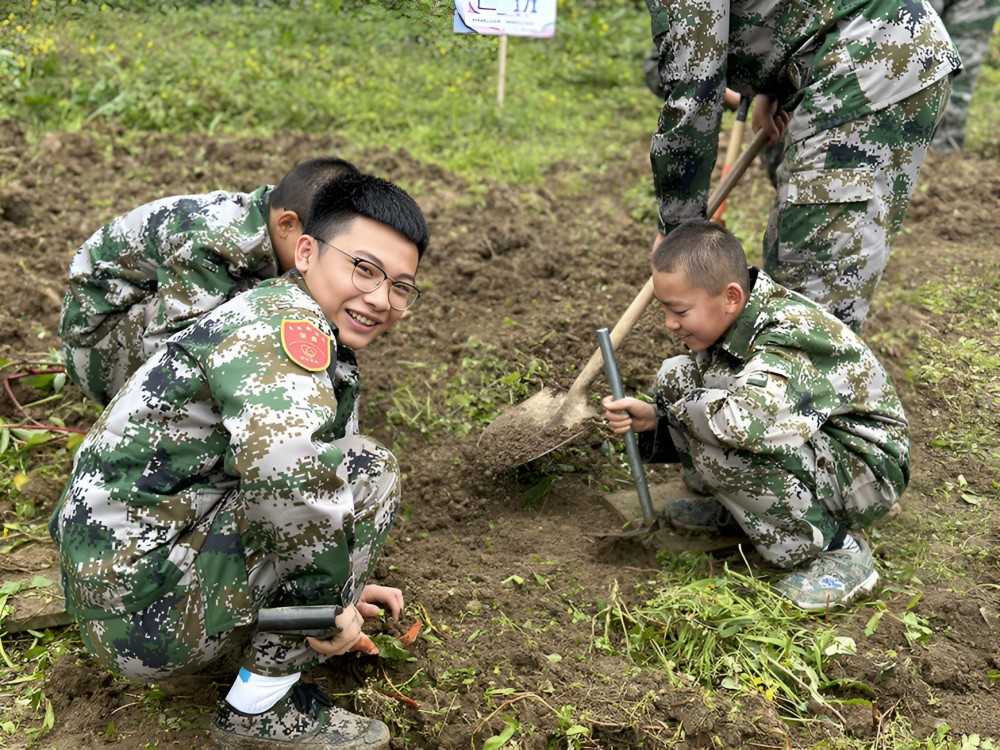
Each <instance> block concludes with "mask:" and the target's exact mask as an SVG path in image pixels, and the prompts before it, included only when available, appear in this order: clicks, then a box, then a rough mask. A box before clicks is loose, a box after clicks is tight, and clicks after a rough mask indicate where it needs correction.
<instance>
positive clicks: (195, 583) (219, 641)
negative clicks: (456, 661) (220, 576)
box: [81, 436, 399, 679]
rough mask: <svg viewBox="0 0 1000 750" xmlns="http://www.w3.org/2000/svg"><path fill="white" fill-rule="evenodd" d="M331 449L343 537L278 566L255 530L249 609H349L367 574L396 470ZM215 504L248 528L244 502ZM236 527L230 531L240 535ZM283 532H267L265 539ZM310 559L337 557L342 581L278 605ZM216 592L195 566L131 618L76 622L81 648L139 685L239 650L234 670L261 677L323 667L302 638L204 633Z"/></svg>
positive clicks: (358, 453)
mask: <svg viewBox="0 0 1000 750" xmlns="http://www.w3.org/2000/svg"><path fill="white" fill-rule="evenodd" d="M338 445H339V446H340V447H341V449H342V450H343V451H344V456H345V457H344V461H343V462H342V463H341V466H340V467H339V468H338V471H337V473H338V475H339V476H341V478H343V479H345V480H347V481H348V483H349V486H350V487H351V489H352V491H353V513H350V514H348V516H347V517H346V519H345V524H344V527H345V528H344V534H343V535H342V536H340V535H338V539H336V540H330V539H325V538H321V539H311V540H306V539H304V540H303V544H302V545H301V547H300V553H299V554H297V555H296V556H295V559H282V558H281V557H280V556H276V555H274V554H272V553H271V552H270V551H269V550H268V549H267V548H266V547H267V545H266V543H265V544H260V543H259V540H260V539H262V538H263V539H266V538H267V537H268V536H269V534H268V533H265V534H263V535H261V534H260V533H259V532H260V531H261V530H260V529H259V528H258V529H257V530H256V531H257V532H258V534H257V536H256V540H253V539H251V540H249V541H247V543H246V547H247V550H246V564H245V568H244V572H245V574H247V575H248V577H249V586H250V592H251V594H250V595H251V600H252V603H253V606H254V608H255V609H259V608H261V607H265V606H280V605H282V604H286V603H299V604H303V603H304V604H333V605H340V604H344V603H355V602H356V600H357V597H358V596H360V594H361V591H362V589H363V588H364V585H365V583H366V582H367V580H368V578H369V576H370V575H371V573H372V571H373V569H374V566H375V563H376V562H377V560H378V555H379V552H380V551H381V549H382V546H383V545H384V544H385V541H386V538H387V537H388V535H389V530H390V528H391V526H392V523H393V521H394V519H395V516H396V513H397V511H398V509H399V470H398V467H397V464H396V459H395V457H394V456H393V455H392V453H390V452H389V451H388V450H386V449H385V448H384V447H382V446H381V445H379V444H378V443H376V442H375V441H373V440H370V439H368V438H365V437H362V436H350V437H347V438H344V439H343V440H341V441H338ZM223 502H224V503H227V504H229V505H231V506H233V507H234V508H236V509H237V510H236V513H237V514H238V515H240V516H241V518H242V517H244V516H245V517H246V519H248V521H247V523H248V524H251V525H252V518H253V517H254V510H253V508H252V507H250V506H251V504H252V500H249V501H248V499H247V498H246V497H245V496H240V495H238V494H237V493H233V494H232V496H231V498H230V499H228V500H224V501H223ZM244 525H245V524H243V523H242V522H241V523H240V526H241V528H242V527H243V526H244ZM286 531H287V530H286V529H282V528H275V529H272V532H273V533H275V534H280V533H285V532H286ZM296 531H297V532H298V530H296ZM298 533H301V532H298ZM319 556H323V557H325V558H327V559H328V560H329V559H330V558H337V557H340V558H342V560H343V570H344V580H343V581H342V582H340V585H339V586H337V587H336V590H326V592H325V594H323V595H319V594H318V595H317V600H315V601H309V602H302V601H298V600H296V601H294V602H289V601H286V600H285V598H284V597H285V596H286V592H287V590H288V589H289V588H293V587H294V586H295V584H296V579H297V578H299V577H303V576H306V577H308V576H312V575H313V574H312V572H311V571H312V570H313V567H312V564H313V563H314V562H315V560H316V558H317V557H319ZM246 571H249V572H248V573H246ZM220 588H222V587H220V586H219V585H218V582H215V581H209V580H202V578H201V577H200V576H199V574H198V570H197V567H196V568H195V569H192V571H191V572H190V575H186V576H185V577H184V578H183V579H182V580H181V582H180V584H179V585H178V586H177V588H176V589H175V590H174V591H173V592H171V593H169V594H167V595H165V596H163V597H161V598H160V599H158V600H157V601H156V602H154V603H153V604H151V605H150V606H149V607H147V608H146V609H144V610H142V611H140V612H136V613H134V614H132V615H128V616H123V617H114V618H110V619H107V620H91V621H86V622H83V623H81V632H82V636H83V641H84V645H85V646H86V647H87V649H88V651H90V652H91V653H92V654H93V655H94V656H95V657H96V658H97V659H98V661H100V662H101V663H102V664H103V665H104V666H106V667H108V668H109V669H111V670H112V671H115V672H118V673H120V674H123V675H125V676H128V677H133V678H142V679H158V678H163V677H168V676H171V675H176V674H184V673H191V672H197V671H200V670H202V669H204V668H205V667H206V666H208V665H210V664H211V663H212V662H215V661H217V660H218V659H219V658H220V657H222V656H224V655H228V654H238V653H240V652H241V651H242V652H243V654H244V658H243V666H246V667H247V668H249V669H251V670H252V671H256V672H259V673H262V674H270V675H283V674H290V673H293V672H298V671H302V670H304V669H309V668H311V667H313V666H315V665H317V664H319V663H321V662H323V661H325V660H326V659H327V658H328V657H323V656H321V655H319V654H317V653H316V652H314V651H312V650H311V649H310V648H309V647H308V646H307V645H306V643H305V639H304V637H303V636H302V635H294V634H276V633H261V632H255V631H254V629H253V628H252V626H246V627H238V628H235V629H231V630H225V631H223V632H220V633H211V632H210V629H209V628H208V627H207V624H208V623H209V621H210V611H209V610H211V609H212V608H213V607H216V608H218V607H220V606H223V607H224V606H225V602H224V601H221V602H219V601H210V599H212V596H213V594H215V593H216V592H219V591H220ZM300 590H301V587H300Z"/></svg>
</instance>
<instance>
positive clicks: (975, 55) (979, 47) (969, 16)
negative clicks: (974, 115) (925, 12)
mask: <svg viewBox="0 0 1000 750" xmlns="http://www.w3.org/2000/svg"><path fill="white" fill-rule="evenodd" d="M930 3H931V5H932V6H934V10H935V11H937V14H938V15H939V16H941V20H942V21H944V25H945V28H947V29H948V34H949V35H950V36H951V39H952V41H953V42H954V43H955V46H956V47H958V52H959V54H960V55H961V56H962V73H961V75H959V76H957V77H956V78H955V82H954V84H953V85H952V89H951V99H950V100H949V102H948V106H947V108H946V109H945V112H944V118H943V119H942V120H941V125H940V126H939V127H938V130H937V133H935V134H934V142H933V144H932V145H931V147H932V148H933V149H934V150H937V151H951V150H961V148H962V146H963V145H964V144H965V120H966V117H967V116H968V113H969V102H971V101H972V92H973V89H975V86H976V78H977V77H978V76H979V68H980V67H981V66H982V64H983V61H984V60H985V59H986V53H987V52H988V51H989V48H990V36H992V34H993V25H994V23H995V22H996V20H997V15H998V14H1000V2H998V0H930Z"/></svg>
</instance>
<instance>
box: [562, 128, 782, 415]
mask: <svg viewBox="0 0 1000 750" xmlns="http://www.w3.org/2000/svg"><path fill="white" fill-rule="evenodd" d="M766 143H767V134H766V133H764V132H763V131H761V132H760V133H758V134H757V136H756V137H755V138H754V139H753V142H752V143H751V144H750V145H749V146H747V148H746V150H745V151H744V152H743V153H742V154H740V158H739V159H737V160H736V163H735V164H733V169H732V171H731V172H730V173H729V174H728V175H726V176H725V178H723V180H722V182H721V183H720V184H719V187H717V188H716V189H715V192H714V193H712V197H711V198H709V200H708V215H709V216H711V215H712V214H714V213H715V211H716V209H718V207H719V205H720V204H721V203H722V202H723V201H724V200H725V199H726V197H727V196H728V195H729V193H730V191H732V189H733V187H734V186H735V185H736V183H737V182H739V181H740V178H741V177H742V176H743V174H744V172H746V171H747V167H749V166H750V163H751V162H752V161H753V160H754V159H755V158H757V154H759V153H760V151H761V149H762V148H764V144H766ZM652 301H653V277H652V276H650V277H649V279H647V280H646V283H645V284H643V285H642V289H640V290H639V293H638V294H637V295H635V299H633V300H632V304H630V305H629V306H628V309H627V310H626V311H625V313H624V314H623V315H622V316H621V318H619V319H618V322H617V323H615V327H614V328H612V329H611V346H612V347H614V349H618V347H619V346H621V343H622V340H623V339H624V338H625V337H626V336H628V335H629V333H630V332H631V331H632V328H633V327H634V326H635V323H636V321H637V320H639V318H640V317H641V316H642V314H643V312H645V311H646V308H647V307H649V303H650V302H652ZM601 359H602V358H601V350H600V349H595V350H594V353H593V354H591V355H590V359H589V360H587V364H586V365H584V366H583V369H582V370H581V371H580V374H579V375H577V376H576V380H574V381H573V385H571V386H570V388H569V393H567V394H566V399H567V401H568V400H570V399H573V398H574V397H579V396H580V395H581V394H582V393H583V392H584V391H585V390H587V388H589V387H590V384H591V383H593V382H594V378H596V377H597V373H599V372H600V371H601Z"/></svg>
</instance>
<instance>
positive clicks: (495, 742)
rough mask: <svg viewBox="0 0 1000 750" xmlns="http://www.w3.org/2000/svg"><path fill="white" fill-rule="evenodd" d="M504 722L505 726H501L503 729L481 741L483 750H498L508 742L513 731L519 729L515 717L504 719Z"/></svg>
mask: <svg viewBox="0 0 1000 750" xmlns="http://www.w3.org/2000/svg"><path fill="white" fill-rule="evenodd" d="M504 722H505V724H506V726H505V727H504V728H503V731H502V732H500V734H497V735H494V736H493V737H490V738H489V739H488V740H486V742H484V743H483V750H498V749H499V748H501V747H503V746H504V745H506V744H507V743H508V742H510V740H511V738H512V737H513V736H514V733H515V732H516V731H517V730H518V729H520V724H518V722H517V720H516V719H504Z"/></svg>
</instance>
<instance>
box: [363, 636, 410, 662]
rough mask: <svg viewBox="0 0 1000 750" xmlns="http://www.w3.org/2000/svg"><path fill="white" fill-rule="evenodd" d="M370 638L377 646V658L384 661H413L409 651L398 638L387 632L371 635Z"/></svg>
mask: <svg viewBox="0 0 1000 750" xmlns="http://www.w3.org/2000/svg"><path fill="white" fill-rule="evenodd" d="M372 640H373V641H374V642H375V645H376V646H378V655H379V658H381V659H384V660H385V661H414V658H413V656H411V655H410V652H409V651H407V650H406V649H405V648H403V645H402V644H401V643H400V642H399V639H397V638H393V637H392V636H391V635H389V634H388V633H379V634H378V635H373V636H372Z"/></svg>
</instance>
